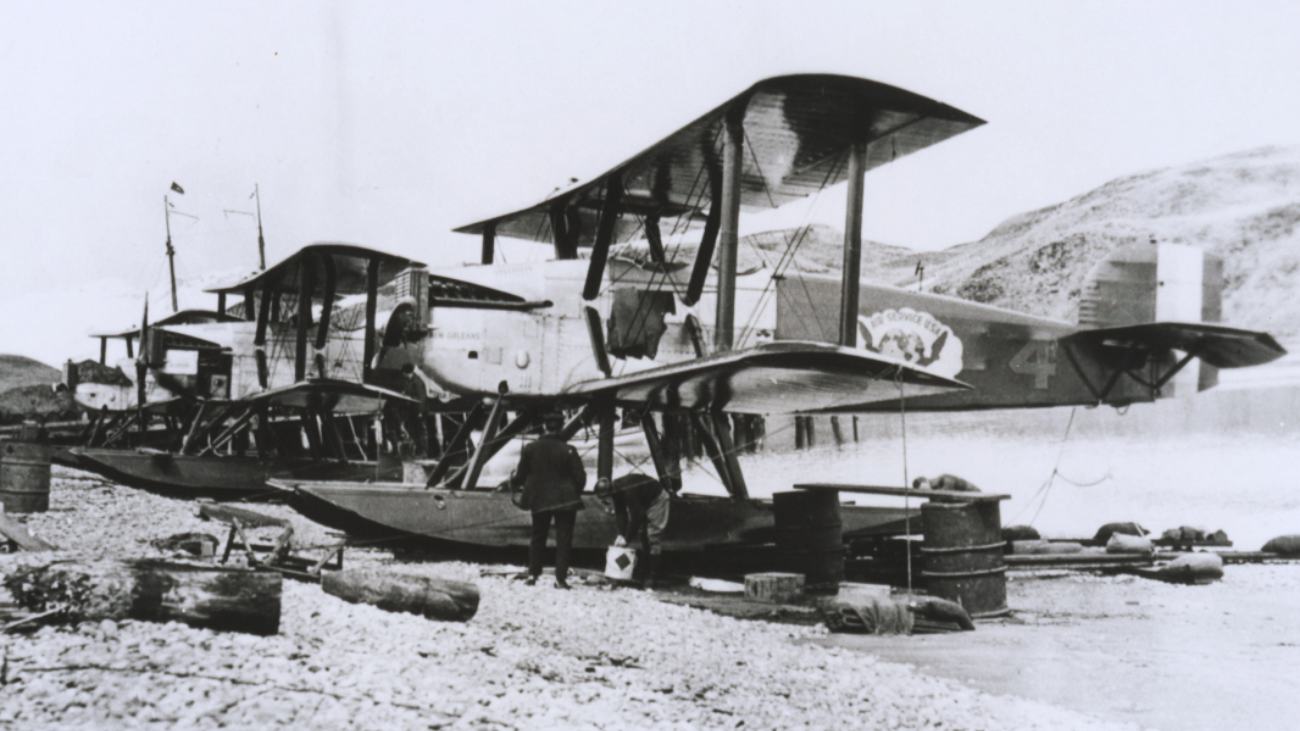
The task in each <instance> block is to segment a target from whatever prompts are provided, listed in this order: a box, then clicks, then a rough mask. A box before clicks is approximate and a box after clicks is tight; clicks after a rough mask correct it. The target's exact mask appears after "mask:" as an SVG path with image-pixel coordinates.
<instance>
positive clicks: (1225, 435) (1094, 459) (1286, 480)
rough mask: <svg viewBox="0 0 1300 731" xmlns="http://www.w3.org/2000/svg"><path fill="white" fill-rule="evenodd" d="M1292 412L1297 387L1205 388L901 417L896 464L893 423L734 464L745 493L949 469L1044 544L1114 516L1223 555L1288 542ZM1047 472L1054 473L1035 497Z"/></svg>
mask: <svg viewBox="0 0 1300 731" xmlns="http://www.w3.org/2000/svg"><path fill="white" fill-rule="evenodd" d="M1296 409H1300V387H1295V386H1289V387H1285V388H1269V389H1256V390H1222V391H1212V392H1207V393H1204V394H1200V395H1198V396H1196V397H1194V398H1192V399H1188V400H1183V401H1178V402H1172V401H1171V402H1162V403H1158V404H1152V405H1145V406H1134V407H1132V409H1130V410H1129V412H1128V413H1125V414H1120V413H1117V412H1115V411H1114V410H1113V409H1092V410H1089V409H1079V410H1076V411H1075V412H1074V420H1073V423H1072V424H1071V423H1070V420H1071V409H1068V408H1066V409H1052V410H1047V411H1032V412H1031V411H1019V412H987V413H978V414H955V415H942V414H915V415H911V416H909V417H908V428H907V439H906V461H905V460H904V446H903V441H904V440H903V438H902V429H901V428H900V423H899V422H900V420H899V418H898V417H871V418H869V419H868V418H866V417H862V418H861V420H860V423H859V426H860V433H861V434H862V435H863V439H864V441H862V442H860V443H858V444H849V445H845V446H843V447H840V448H838V449H837V448H835V447H834V446H828V447H820V448H817V449H813V450H807V451H800V452H790V453H785V454H763V455H747V456H745V457H743V458H742V465H743V467H744V469H745V474H746V478H747V480H748V483H749V486H750V491H751V493H753V494H754V495H756V496H767V495H770V494H771V493H773V492H776V491H780V490H787V489H790V486H791V485H792V484H794V483H796V482H809V481H822V482H854V483H864V484H873V485H903V484H905V482H904V475H905V474H906V475H907V477H908V478H912V477H916V476H917V475H925V476H934V475H937V474H942V473H952V474H956V475H960V476H962V477H965V478H966V479H968V480H970V481H972V482H974V483H975V484H976V485H979V486H980V487H981V488H982V489H984V490H985V491H986V492H1004V493H1008V494H1010V495H1011V500H1010V501H1008V502H1006V503H1003V507H1002V519H1003V523H1004V524H1008V525H1009V524H1013V523H1032V524H1033V525H1034V526H1035V527H1037V528H1038V529H1039V530H1040V531H1042V532H1044V533H1045V534H1048V535H1053V536H1058V537H1067V536H1068V537H1082V536H1091V535H1092V534H1093V533H1094V532H1095V531H1096V529H1097V527H1098V526H1100V525H1101V524H1103V523H1106V522H1110V521H1116V520H1136V521H1139V522H1141V523H1142V524H1143V525H1145V526H1146V527H1147V528H1149V529H1151V530H1154V531H1157V532H1159V531H1162V530H1164V529H1166V528H1171V527H1175V526H1179V525H1194V526H1200V527H1203V528H1207V529H1210V530H1215V529H1219V528H1222V529H1223V530H1225V531H1226V532H1227V533H1228V536H1229V537H1230V538H1232V539H1233V541H1234V543H1235V544H1236V547H1237V548H1240V549H1249V550H1254V549H1258V548H1259V547H1260V546H1261V545H1262V544H1263V543H1264V541H1266V540H1268V539H1269V538H1272V537H1274V536H1276V535H1280V534H1283V533H1300V425H1297V423H1296V422H1297V421H1300V420H1296V419H1292V417H1291V415H1292V414H1295V413H1298V412H1297V411H1296ZM1067 425H1068V426H1069V438H1068V439H1065V437H1066V429H1067ZM778 428H779V427H778ZM824 431H825V430H824ZM781 437H782V435H776V436H775V437H774V438H773V441H778V440H779V439H780V438H781ZM1054 469H1056V470H1057V475H1058V476H1057V477H1056V479H1054V480H1052V481H1051V484H1050V488H1045V487H1044V486H1045V485H1047V484H1048V482H1049V478H1050V477H1051V476H1052V474H1053V470H1054ZM711 472H712V470H711V466H710V467H709V468H708V469H705V468H704V467H703V466H701V467H698V468H696V469H695V470H693V471H692V473H691V475H692V476H693V477H694V478H695V479H693V480H691V481H690V483H689V484H690V486H691V489H692V490H696V491H700V492H719V491H720V490H721V487H720V485H719V484H718V483H717V481H716V480H715V479H713V478H712V476H711V474H710V473H711ZM850 499H856V500H857V501H858V502H859V503H860V504H876V503H878V502H879V503H880V504H891V503H889V502H888V501H889V499H888V498H878V497H870V496H857V497H856V498H850ZM893 504H898V503H897V502H895V503H893Z"/></svg>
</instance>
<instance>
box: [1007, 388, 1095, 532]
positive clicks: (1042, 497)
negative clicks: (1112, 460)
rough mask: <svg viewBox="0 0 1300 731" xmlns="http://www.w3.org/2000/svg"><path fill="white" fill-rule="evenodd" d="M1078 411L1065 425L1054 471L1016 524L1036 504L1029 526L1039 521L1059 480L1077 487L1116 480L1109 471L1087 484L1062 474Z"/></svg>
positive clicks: (1023, 509) (1053, 466)
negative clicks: (1062, 461) (1063, 462)
mask: <svg viewBox="0 0 1300 731" xmlns="http://www.w3.org/2000/svg"><path fill="white" fill-rule="evenodd" d="M1078 410H1079V407H1077V406H1075V407H1073V408H1071V409H1070V418H1069V420H1068V421H1066V423H1065V433H1064V434H1063V435H1062V436H1061V446H1060V448H1059V449H1058V450H1057V452H1056V462H1055V464H1053V465H1052V471H1051V473H1049V474H1048V475H1047V479H1046V480H1044V481H1043V484H1042V485H1040V486H1039V488H1038V490H1036V491H1035V492H1034V494H1033V495H1031V496H1030V498H1029V500H1028V501H1027V502H1026V503H1025V506H1024V507H1023V508H1021V510H1020V512H1018V513H1016V517H1015V522H1019V520H1020V516H1022V515H1024V514H1025V511H1027V510H1029V508H1030V507H1032V506H1033V505H1034V504H1035V503H1037V505H1038V507H1037V508H1036V509H1035V510H1034V514H1033V515H1032V516H1030V518H1029V523H1028V524H1029V525H1033V524H1034V522H1035V521H1037V520H1038V516H1039V515H1040V514H1041V513H1042V512H1043V508H1045V507H1047V499H1048V498H1049V497H1051V494H1052V488H1053V487H1054V486H1055V484H1056V480H1057V479H1060V480H1061V481H1062V482H1065V483H1068V484H1070V485H1073V486H1075V487H1096V486H1097V485H1100V484H1101V483H1103V482H1106V481H1107V480H1110V479H1113V478H1114V475H1113V474H1112V473H1111V471H1110V470H1109V469H1107V470H1106V474H1104V475H1102V476H1101V477H1099V478H1097V479H1096V480H1092V481H1087V482H1080V481H1077V480H1072V479H1070V478H1068V477H1066V476H1065V475H1063V474H1061V460H1062V459H1064V457H1065V448H1066V446H1067V445H1068V443H1069V441H1070V432H1071V430H1072V429H1073V428H1074V416H1075V414H1076V413H1077V412H1078Z"/></svg>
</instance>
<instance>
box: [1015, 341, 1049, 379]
mask: <svg viewBox="0 0 1300 731" xmlns="http://www.w3.org/2000/svg"><path fill="white" fill-rule="evenodd" d="M1007 365H1008V366H1009V367H1010V368H1011V372H1012V373H1019V374H1021V375H1025V376H1033V377H1034V388H1042V389H1045V388H1047V385H1048V384H1047V382H1048V379H1049V378H1051V377H1052V376H1054V375H1056V341H1055V340H1030V341H1029V342H1027V343H1025V346H1024V347H1023V348H1021V349H1020V352H1018V353H1016V356H1015V357H1014V358H1012V359H1011V362H1010V363H1008V364H1007Z"/></svg>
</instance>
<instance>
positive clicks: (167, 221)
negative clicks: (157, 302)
mask: <svg viewBox="0 0 1300 731" xmlns="http://www.w3.org/2000/svg"><path fill="white" fill-rule="evenodd" d="M172 185H175V183H172ZM171 208H172V202H171V201H170V200H168V198H167V194H166V193H164V194H163V224H164V225H165V226H166V227H167V269H168V271H169V272H170V274H171V280H172V312H176V311H177V310H178V309H179V307H178V306H177V304H176V249H175V248H174V247H173V246H172V213H171Z"/></svg>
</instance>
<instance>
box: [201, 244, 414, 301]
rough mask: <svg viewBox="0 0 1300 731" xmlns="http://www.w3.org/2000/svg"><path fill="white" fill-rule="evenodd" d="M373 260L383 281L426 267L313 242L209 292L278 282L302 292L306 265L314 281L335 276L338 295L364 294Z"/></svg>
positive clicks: (281, 286)
mask: <svg viewBox="0 0 1300 731" xmlns="http://www.w3.org/2000/svg"><path fill="white" fill-rule="evenodd" d="M372 261H373V262H376V263H377V264H378V266H379V277H378V279H379V281H380V282H381V283H382V282H388V281H390V280H392V279H393V278H394V277H396V276H397V275H398V274H399V273H401V271H402V270H403V269H406V268H407V267H409V266H412V265H417V266H424V265H423V264H422V263H421V262H418V261H415V260H413V259H408V258H406V257H404V256H397V255H395V254H388V253H385V252H382V251H378V250H376V249H368V248H366V247H363V246H356V245H353V244H309V245H307V246H304V247H302V248H301V249H299V250H297V251H295V252H294V253H292V254H290V255H289V256H287V257H285V258H284V259H281V260H280V261H278V262H276V263H275V264H273V265H272V266H270V267H269V268H267V269H266V270H264V271H260V272H255V273H253V274H250V275H248V276H247V277H244V278H242V279H239V280H237V281H234V282H231V283H229V284H223V285H220V286H217V287H211V288H209V289H208V290H207V291H208V292H214V293H227V294H243V293H245V292H247V291H248V290H250V289H262V288H263V287H264V286H266V285H267V284H268V283H274V284H275V285H276V289H277V290H278V291H279V292H281V293H284V294H287V293H295V292H297V291H298V284H299V281H300V277H301V272H302V268H303V267H311V268H312V274H313V275H314V276H313V277H312V281H315V282H324V281H325V280H326V279H327V278H330V277H332V278H333V279H334V281H335V284H334V291H335V293H336V294H339V295H348V294H362V293H364V292H365V291H366V268H367V267H368V266H369V263H370V262H372Z"/></svg>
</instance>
